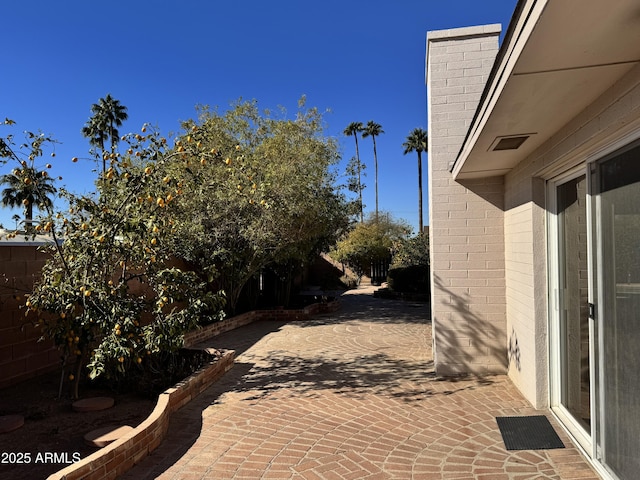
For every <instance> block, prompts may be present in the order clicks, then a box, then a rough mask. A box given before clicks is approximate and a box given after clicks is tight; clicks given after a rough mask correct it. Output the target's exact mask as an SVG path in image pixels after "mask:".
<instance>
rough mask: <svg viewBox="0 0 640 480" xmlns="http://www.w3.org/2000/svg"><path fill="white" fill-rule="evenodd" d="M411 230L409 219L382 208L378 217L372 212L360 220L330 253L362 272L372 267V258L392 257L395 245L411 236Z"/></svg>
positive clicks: (359, 272)
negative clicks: (403, 218)
mask: <svg viewBox="0 0 640 480" xmlns="http://www.w3.org/2000/svg"><path fill="white" fill-rule="evenodd" d="M410 232H411V228H410V227H409V225H408V224H407V223H406V222H404V221H402V220H394V219H393V218H392V216H391V215H390V214H387V213H384V212H380V214H379V215H378V219H377V220H376V217H375V215H372V216H369V218H367V219H366V221H364V222H362V223H358V224H356V225H355V226H354V227H353V229H352V230H351V231H349V233H348V234H346V235H345V236H344V238H343V239H342V240H340V241H339V242H338V244H337V245H336V248H335V249H334V250H332V251H331V253H330V254H331V256H332V257H333V258H334V259H335V260H337V261H339V262H342V263H345V264H347V265H349V266H350V267H351V268H352V269H353V270H354V271H355V272H356V274H357V275H358V276H362V275H364V274H365V273H366V272H368V271H369V270H370V267H371V264H372V262H375V261H378V260H385V259H388V258H390V257H391V253H392V251H393V247H394V245H395V244H396V243H397V242H398V241H400V240H403V239H405V238H407V237H408V235H409V233H410Z"/></svg>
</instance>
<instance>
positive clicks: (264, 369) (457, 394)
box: [124, 287, 600, 480]
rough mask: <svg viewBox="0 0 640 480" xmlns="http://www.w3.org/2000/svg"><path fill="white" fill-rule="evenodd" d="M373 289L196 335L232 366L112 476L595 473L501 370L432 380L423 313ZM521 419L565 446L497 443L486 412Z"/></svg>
mask: <svg viewBox="0 0 640 480" xmlns="http://www.w3.org/2000/svg"><path fill="white" fill-rule="evenodd" d="M372 292H373V288H372V287H361V288H359V289H358V290H352V291H349V292H347V293H345V294H344V295H343V296H342V308H341V310H340V311H338V312H336V313H333V314H329V315H322V316H318V317H314V318H313V319H312V320H308V321H304V322H295V323H288V324H286V323H280V322H266V321H265V322H258V323H254V324H251V325H248V326H246V327H241V328H239V329H237V330H234V331H232V332H228V333H226V334H223V335H221V336H219V337H217V338H214V339H212V340H211V341H209V342H207V345H208V346H211V347H215V348H224V349H234V350H236V354H237V358H236V364H235V366H234V367H233V369H231V370H230V371H229V372H228V373H227V374H226V375H225V377H223V378H222V380H220V381H219V382H217V383H216V384H214V385H213V386H212V387H210V388H209V389H208V390H206V391H205V392H204V393H203V394H201V395H200V396H199V397H197V398H196V399H194V400H192V401H191V402H190V403H189V404H188V405H187V406H185V407H184V408H182V409H181V410H180V411H178V412H177V413H176V414H175V415H174V417H172V420H171V425H170V432H169V436H168V437H167V438H166V439H165V440H164V442H163V443H162V445H161V446H160V447H159V448H158V449H157V450H156V451H154V452H153V453H152V454H151V455H150V456H149V457H147V458H146V459H145V460H143V461H142V463H140V464H139V465H137V466H135V467H134V468H133V469H132V470H131V471H129V472H128V473H127V474H126V476H125V477H124V478H126V479H151V478H160V479H183V480H195V479H205V478H206V479H216V480H222V479H234V480H237V479H248V480H254V479H262V478H264V479H267V478H268V479H278V480H286V479H295V480H299V479H306V480H309V479H327V480H329V479H332V480H333V479H336V480H337V479H352V480H361V479H368V480H373V479H375V480H378V479H401V480H407V479H416V480H417V479H484V480H502V479H505V480H506V479H514V480H515V479H534V478H535V479H540V478H545V479H547V478H548V479H598V478H600V477H599V476H598V475H597V474H596V473H595V472H594V471H593V470H592V469H591V468H590V466H589V464H588V463H587V462H586V460H585V459H584V458H583V457H582V456H581V454H580V452H579V451H578V449H577V448H576V447H575V446H574V444H572V442H571V440H570V439H569V437H568V436H567V435H566V434H565V432H564V431H563V430H562V428H561V427H560V426H559V425H558V424H557V422H555V420H554V419H553V418H552V417H551V414H550V412H549V411H540V410H535V409H533V408H532V407H531V405H530V404H529V403H528V402H527V401H526V400H525V399H524V398H523V397H522V396H521V395H520V393H519V392H518V390H517V389H516V388H515V387H514V386H513V385H512V384H511V383H510V381H509V380H508V378H507V377H505V376H488V377H484V378H475V377H473V378H465V379H440V378H436V377H435V375H434V374H433V363H432V352H431V324H430V323H429V322H428V320H427V319H428V316H429V310H428V307H427V306H426V305H425V304H419V303H411V302H401V301H394V300H384V299H378V298H374V297H373V295H372ZM534 414H535V415H539V414H544V415H547V416H548V417H549V418H550V419H551V423H552V424H553V426H554V427H555V429H556V431H557V432H558V434H559V435H560V438H561V439H562V441H563V442H564V444H565V445H566V448H564V449H557V450H527V451H507V450H506V449H505V447H504V444H503V442H502V437H501V436H500V432H499V430H498V426H497V424H496V420H495V417H497V416H514V415H534Z"/></svg>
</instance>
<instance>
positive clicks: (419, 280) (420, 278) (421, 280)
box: [387, 265, 429, 293]
mask: <svg viewBox="0 0 640 480" xmlns="http://www.w3.org/2000/svg"><path fill="white" fill-rule="evenodd" d="M387 284H388V287H389V290H393V291H394V292H411V293H429V267H428V266H426V265H412V266H409V267H396V268H392V269H390V270H389V273H388V274H387Z"/></svg>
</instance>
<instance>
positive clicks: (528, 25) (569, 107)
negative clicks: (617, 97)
mask: <svg viewBox="0 0 640 480" xmlns="http://www.w3.org/2000/svg"><path fill="white" fill-rule="evenodd" d="M639 64H640V6H638V4H637V0H619V1H618V2H617V3H616V4H615V6H612V5H611V4H606V3H602V2H601V1H600V0H582V1H581V2H579V5H578V4H577V3H576V2H566V1H560V0H520V1H519V2H518V4H517V6H516V9H515V12H514V15H513V17H512V19H511V22H510V24H509V28H508V30H507V33H506V35H505V38H504V40H503V43H502V45H501V47H500V49H499V51H498V55H497V56H496V60H495V62H494V65H493V68H492V70H491V73H490V75H489V77H488V80H487V83H486V85H485V88H484V91H483V93H482V95H481V98H480V102H479V104H478V107H477V109H476V113H475V116H474V118H473V120H472V122H471V125H470V127H469V129H468V131H467V135H466V137H465V139H464V141H463V144H462V146H461V149H460V152H459V154H458V156H457V158H456V160H455V162H454V163H453V165H452V167H451V173H452V175H453V177H454V178H455V179H464V178H480V177H489V176H500V175H505V174H507V173H508V172H510V171H511V170H512V169H513V168H514V167H515V166H516V165H517V164H518V163H520V162H521V161H522V160H523V159H525V158H526V157H527V156H529V155H530V154H532V153H533V152H534V151H535V150H536V149H537V148H538V147H540V146H541V145H542V144H543V143H544V142H546V141H547V140H548V139H549V138H551V137H552V136H553V135H554V134H555V133H557V132H558V131H559V130H560V129H561V128H562V127H563V126H564V125H566V124H567V123H569V122H570V121H571V120H572V119H574V118H575V117H576V116H577V115H578V114H579V113H580V112H581V111H583V110H584V109H586V108H587V107H588V106H589V105H590V104H592V103H593V102H594V101H595V100H596V99H597V98H598V97H600V96H601V95H602V94H603V93H604V92H606V91H607V90H608V89H609V88H611V86H612V85H613V84H615V83H616V82H617V81H618V80H619V79H620V78H621V77H623V76H624V75H625V73H627V72H628V71H629V70H630V69H632V68H633V67H634V66H636V65H639ZM517 136H521V137H526V140H525V141H524V143H522V144H521V146H518V147H517V148H513V149H507V150H496V149H495V146H496V144H497V143H498V141H499V140H500V139H502V138H510V137H517Z"/></svg>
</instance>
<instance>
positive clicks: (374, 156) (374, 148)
mask: <svg viewBox="0 0 640 480" xmlns="http://www.w3.org/2000/svg"><path fill="white" fill-rule="evenodd" d="M371 138H372V140H373V162H374V164H375V168H376V222H377V221H378V152H377V151H376V137H375V135H372V136H371Z"/></svg>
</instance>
